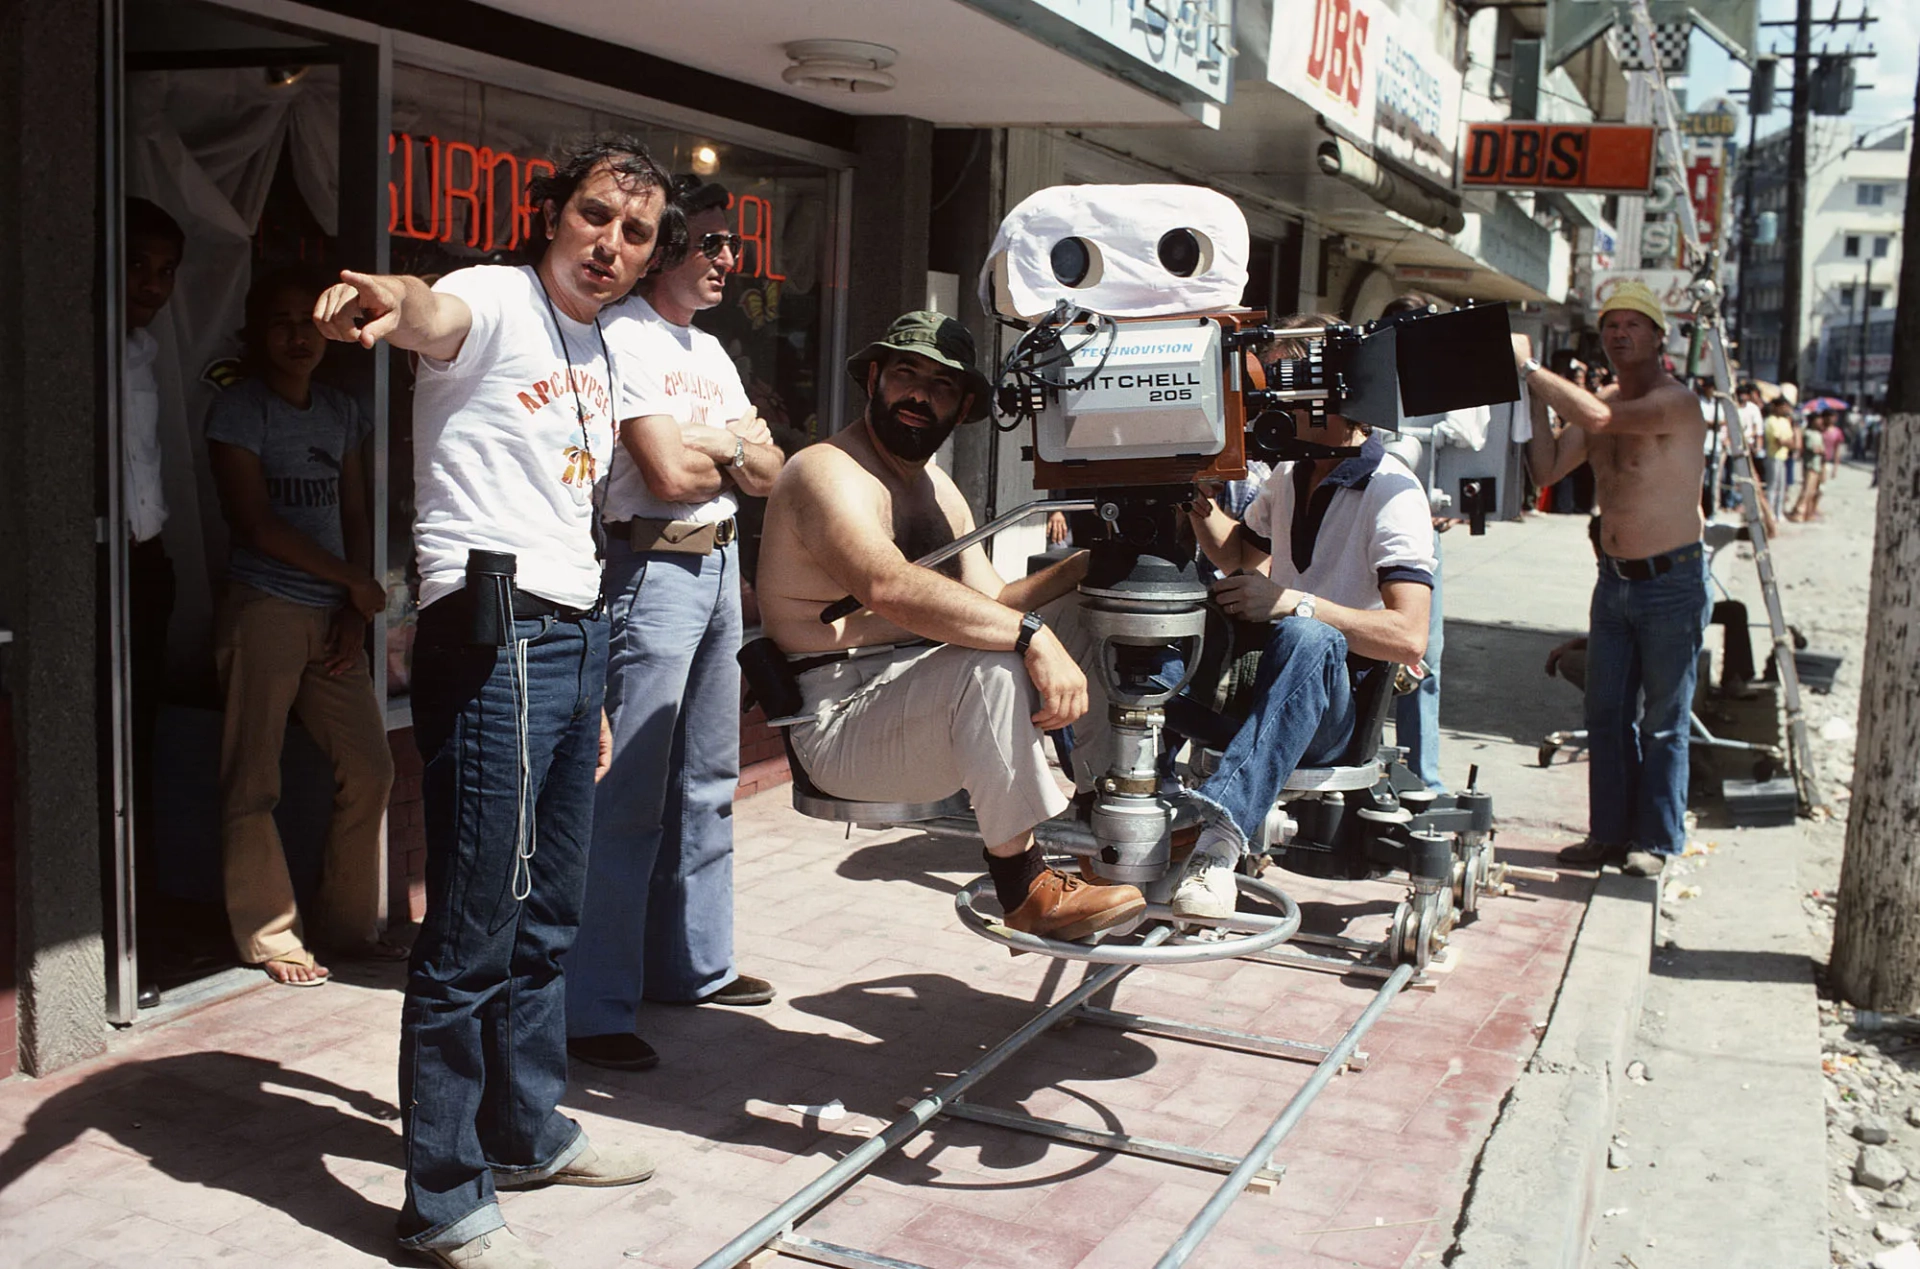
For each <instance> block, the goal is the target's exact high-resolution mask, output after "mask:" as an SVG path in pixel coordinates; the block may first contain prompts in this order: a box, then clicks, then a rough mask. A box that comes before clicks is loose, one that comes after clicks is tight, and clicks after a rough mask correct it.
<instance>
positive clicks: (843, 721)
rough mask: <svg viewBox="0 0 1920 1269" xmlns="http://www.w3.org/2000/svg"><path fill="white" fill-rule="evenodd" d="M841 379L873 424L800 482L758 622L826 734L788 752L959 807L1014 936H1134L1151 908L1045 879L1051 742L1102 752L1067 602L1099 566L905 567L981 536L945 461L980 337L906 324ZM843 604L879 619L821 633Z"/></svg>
mask: <svg viewBox="0 0 1920 1269" xmlns="http://www.w3.org/2000/svg"><path fill="white" fill-rule="evenodd" d="M847 370H848V372H849V373H850V374H851V375H852V376H853V378H854V381H855V382H856V383H858V384H859V385H860V386H861V387H862V388H863V389H865V390H866V393H867V408H866V410H865V412H864V413H863V414H862V415H861V417H860V419H859V421H857V422H856V423H854V424H853V426H851V427H848V428H846V429H845V430H843V431H841V432H839V433H838V434H836V435H835V436H834V437H832V438H831V439H830V440H828V441H826V442H824V443H822V444H819V445H814V446H811V447H809V448H807V449H805V450H802V451H801V452H800V453H799V454H797V455H795V456H794V458H793V460H792V461H791V462H789V463H788V464H787V466H786V467H785V469H784V470H783V471H782V472H781V474H780V478H779V480H778V481H777V482H776V483H775V485H774V488H773V492H772V494H771V496H770V498H769V501H768V503H767V517H766V528H765V532H764V534H763V536H762V539H761V557H760V561H761V562H760V580H759V587H758V590H759V597H760V611H761V617H762V620H763V621H764V623H765V626H766V630H767V634H768V635H769V636H771V637H772V639H773V640H774V642H775V643H777V644H778V645H779V646H780V649H781V651H783V652H785V653H786V654H787V655H788V656H789V657H790V658H791V659H792V662H793V666H794V669H795V670H796V672H797V674H798V678H799V683H800V689H801V694H802V697H803V700H804V708H803V710H802V712H803V713H805V714H808V715H811V716H812V719H813V721H809V722H805V723H800V724H798V725H796V726H795V727H794V728H793V731H792V736H791V738H792V741H793V747H794V752H795V753H796V754H797V755H798V757H799V759H800V762H801V764H802V765H803V766H804V767H805V768H806V772H807V775H808V777H809V778H811V779H812V781H813V783H814V784H815V785H816V786H818V787H819V788H820V790H821V791H822V792H824V793H827V794H829V795H830V796H835V797H845V798H857V799H860V800H863V801H887V802H927V801H937V800H939V799H941V798H945V797H948V796H950V795H952V794H953V793H954V792H955V791H956V790H958V789H962V788H964V789H966V790H967V792H968V793H969V794H970V795H971V796H972V799H973V807H974V811H975V813H976V814H977V815H978V816H979V820H980V832H981V836H982V837H983V838H984V839H985V841H986V842H987V860H986V862H987V870H988V872H989V874H990V875H991V876H992V878H993V883H994V889H995V891H996V893H997V894H998V896H999V899H1000V903H1001V905H1002V907H1003V909H1004V910H1005V912H1006V913H1007V924H1008V925H1010V926H1012V927H1013V928H1014V929H1017V930H1020V931H1023V932H1025V933H1028V934H1037V935H1041V936H1044V937H1048V938H1056V939H1063V940H1073V939H1081V938H1086V937H1087V936H1089V935H1091V934H1094V933H1097V932H1099V931H1101V930H1106V929H1111V928H1113V927H1115V926H1118V925H1121V924H1123V923H1125V922H1128V921H1131V920H1133V919H1134V918H1136V917H1138V916H1140V915H1141V914H1142V913H1143V912H1144V910H1145V906H1146V901H1145V900H1144V899H1143V898H1142V897H1141V895H1140V892H1139V891H1138V890H1136V889H1134V888H1133V887H1132V886H1106V885H1098V884H1092V883H1089V882H1087V881H1083V880H1081V879H1080V878H1078V877H1074V876H1070V875H1068V874H1065V873H1061V872H1058V871H1055V870H1053V869H1051V868H1048V867H1046V866H1045V864H1044V863H1043V862H1042V860H1041V856H1040V849H1039V847H1038V846H1037V845H1036V844H1035V843H1034V839H1033V827H1034V825H1036V824H1038V823H1040V822H1041V821H1042V820H1045V819H1050V818H1051V817H1053V816H1054V815H1057V814H1059V813H1060V812H1061V811H1062V810H1064V809H1066V806H1067V798H1066V796H1065V795H1064V794H1062V793H1061V792H1060V789H1059V786H1058V785H1057V784H1056V783H1055V780H1054V775H1053V772H1052V770H1051V769H1050V768H1049V767H1048V765H1047V757H1046V749H1045V747H1044V743H1043V741H1044V736H1043V734H1044V733H1045V732H1046V731H1049V730H1052V729H1054V728H1059V727H1065V726H1066V725H1067V724H1069V723H1072V722H1074V720H1075V719H1078V718H1081V716H1082V715H1087V717H1086V721H1084V722H1083V723H1081V725H1080V727H1079V728H1076V733H1078V732H1079V731H1081V730H1087V731H1089V732H1099V733H1101V734H1100V735H1099V736H1097V737H1096V736H1087V737H1081V736H1078V735H1076V742H1077V744H1078V745H1079V747H1081V748H1085V747H1086V746H1087V744H1088V743H1089V741H1092V742H1094V743H1099V742H1100V741H1101V740H1103V739H1104V730H1105V728H1104V723H1105V717H1104V716H1105V711H1104V710H1097V711H1094V713H1093V714H1088V710H1087V706H1088V688H1087V677H1086V673H1085V666H1086V664H1089V663H1090V661H1083V660H1082V659H1081V657H1082V656H1085V655H1086V650H1087V648H1088V647H1089V645H1090V642H1091V641H1090V640H1086V639H1083V638H1082V637H1080V632H1079V629H1078V625H1077V613H1078V604H1077V603H1076V602H1075V597H1074V588H1075V587H1076V586H1078V585H1079V583H1080V579H1081V578H1082V577H1083V576H1084V575H1085V572H1086V563H1087V557H1086V553H1085V552H1080V553H1078V554H1076V555H1074V556H1072V557H1070V558H1068V559H1066V560H1062V561H1061V562H1059V563H1057V564H1055V565H1054V566H1053V567H1051V568H1049V569H1047V570H1046V571H1044V572H1041V573H1038V574H1035V575H1034V576H1031V577H1023V578H1021V579H1020V580H1018V581H1015V582H1006V581H1004V580H1002V579H1001V577H1000V575H999V574H998V573H997V572H995V571H994V568H993V565H992V563H991V562H990V561H989V560H988V559H987V554H986V551H985V550H984V549H982V548H981V547H979V546H973V547H969V548H968V549H967V550H965V551H963V552H961V553H960V554H959V555H958V556H956V557H955V558H954V559H953V560H951V561H948V563H946V564H944V565H942V566H941V567H940V568H939V569H937V570H936V569H931V568H922V567H920V566H919V565H916V564H914V563H912V561H913V560H914V559H916V558H918V557H919V556H922V555H924V554H926V553H927V552H929V551H932V550H935V549H937V548H939V547H941V546H944V545H946V544H948V543H950V542H952V541H954V540H955V539H956V538H958V537H960V536H961V535H963V534H966V533H968V532H971V531H972V529H973V528H974V521H973V514H972V512H971V511H970V510H969V509H968V507H967V504H966V500H965V499H964V498H963V497H962V496H961V493H960V490H959V489H958V488H957V487H956V486H955V485H954V483H953V480H952V479H951V478H950V477H949V476H948V475H947V474H946V473H945V472H944V471H942V470H941V469H940V468H939V467H938V466H937V465H936V464H934V463H933V461H932V459H933V455H934V453H935V451H936V450H938V449H939V448H940V445H941V443H942V442H943V441H945V440H946V438H947V436H948V435H949V434H950V433H951V432H952V431H953V429H954V428H955V427H956V426H957V425H958V424H959V423H960V422H961V421H962V420H966V421H968V422H973V421H975V420H978V419H981V418H984V417H986V413H987V402H988V397H989V391H990V387H989V384H988V382H987V380H986V377H985V376H984V375H982V374H981V373H980V372H979V370H977V369H976V368H975V366H974V343H973V336H972V334H971V333H969V332H968V330H967V328H966V327H964V326H962V325H961V324H960V323H959V322H957V321H954V320H953V319H952V318H950V317H943V316H941V315H940V314H938V313H925V312H921V313H908V314H906V315H905V316H903V317H901V318H899V319H898V320H896V321H895V322H894V323H893V325H892V326H891V327H889V328H888V330H887V334H886V336H885V337H884V338H882V339H881V340H879V341H878V342H876V343H873V344H870V345H868V346H867V347H866V348H865V349H863V350H862V351H861V352H860V353H859V355H857V356H855V357H854V358H852V359H851V360H850V361H849V362H848V363H847ZM846 595H854V596H858V597H859V599H860V600H861V602H863V603H864V604H865V605H866V608H865V609H864V610H863V611H861V612H858V613H855V614H854V615H852V616H850V617H846V618H844V619H842V620H840V621H836V622H833V623H831V624H823V623H822V621H821V620H820V615H821V609H823V608H825V607H826V606H828V605H830V604H832V603H834V602H835V601H836V600H839V599H840V598H842V597H843V596H846ZM1042 609H1044V610H1045V611H1044V613H1043V612H1042V611H1040V610H1042ZM1056 631H1058V633H1056ZM1063 635H1064V636H1065V641H1064V642H1063ZM1069 645H1073V646H1075V647H1078V648H1079V649H1080V655H1078V656H1077V655H1076V653H1075V652H1074V651H1070V650H1069ZM883 646H884V647H885V650H884V651H878V650H876V651H873V652H870V653H867V654H865V655H861V656H858V657H849V656H847V655H845V652H846V650H847V649H853V648H872V649H878V648H881V647H883ZM1096 715H1098V717H1096Z"/></svg>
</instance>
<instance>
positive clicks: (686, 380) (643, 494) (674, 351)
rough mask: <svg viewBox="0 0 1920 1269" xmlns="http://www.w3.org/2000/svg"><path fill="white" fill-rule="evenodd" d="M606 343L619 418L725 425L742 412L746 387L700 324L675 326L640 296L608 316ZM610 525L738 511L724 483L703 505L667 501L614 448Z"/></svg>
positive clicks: (713, 518)
mask: <svg viewBox="0 0 1920 1269" xmlns="http://www.w3.org/2000/svg"><path fill="white" fill-rule="evenodd" d="M605 320H606V327H607V344H608V346H609V347H611V348H612V350H613V358H614V361H615V363H616V364H618V365H619V367H620V417H621V418H622V419H639V418H645V417H647V416H648V415H665V416H667V417H668V418H671V419H672V420H673V421H674V422H676V423H681V424H687V423H698V424H702V425H704V426H706V427H714V428H723V427H725V426H726V425H727V424H728V423H731V422H732V421H734V420H735V419H737V418H739V417H740V416H741V415H743V414H745V413H746V412H747V390H746V388H745V387H743V386H742V385H741V383H740V372H739V370H737V369H735V367H734V364H733V359H732V358H731V357H729V356H727V350H726V349H725V348H722V347H721V346H720V341H719V340H717V339H715V338H714V337H713V336H712V335H709V334H708V333H707V332H706V331H703V330H701V329H700V328H699V327H697V326H676V325H674V324H673V323H672V322H670V321H668V320H667V319H666V318H664V317H662V316H660V314H659V313H657V312H655V311H654V308H653V305H651V304H649V303H647V302H646V301H645V300H644V299H642V298H640V296H638V295H630V296H628V297H627V298H626V299H625V300H622V301H621V302H620V303H619V304H617V305H614V306H613V307H611V308H609V309H608V310H607V313H606V319H605ZM612 481H613V483H612V485H611V486H610V487H609V488H608V490H607V508H606V517H607V519H608V520H612V521H620V520H631V519H633V518H634V517H635V516H639V517H642V518H644V519H648V520H693V521H696V522H698V523H700V524H712V523H716V522H718V521H721V520H724V519H726V518H727V517H728V516H730V515H732V514H733V513H734V512H735V511H737V510H739V507H740V499H739V496H738V495H736V494H735V493H734V491H733V486H731V485H729V486H727V487H726V488H724V489H722V490H721V491H720V492H719V493H717V494H715V495H714V496H713V497H711V498H709V499H708V500H707V501H705V502H702V503H689V502H668V501H666V500H665V499H663V498H659V497H656V496H655V495H654V492H653V490H651V489H649V488H648V487H647V481H646V477H645V476H643V475H642V474H641V472H640V468H639V465H638V464H636V463H635V462H634V461H633V456H632V455H630V454H628V453H627V451H626V449H625V447H620V448H618V449H616V450H615V451H614V455H613V475H612Z"/></svg>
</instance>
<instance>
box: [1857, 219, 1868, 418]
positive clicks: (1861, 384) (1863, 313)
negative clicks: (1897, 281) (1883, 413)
mask: <svg viewBox="0 0 1920 1269" xmlns="http://www.w3.org/2000/svg"><path fill="white" fill-rule="evenodd" d="M1865 245H1866V248H1867V281H1866V284H1865V285H1864V286H1862V287H1861V288H1860V338H1859V341H1858V342H1857V343H1856V344H1855V351H1856V352H1857V353H1859V355H1860V373H1859V374H1858V375H1857V376H1855V378H1854V383H1855V385H1856V387H1857V388H1858V389H1859V390H1858V391H1856V392H1855V393H1854V394H1853V408H1854V409H1855V410H1857V411H1859V413H1860V416H1861V417H1862V418H1865V417H1866V413H1867V344H1868V343H1869V342H1870V341H1869V340H1868V338H1867V335H1868V333H1869V331H1868V326H1867V322H1868V320H1869V319H1870V318H1871V316H1872V313H1873V309H1872V307H1871V305H1872V303H1873V243H1872V242H1871V241H1870V240H1869V241H1868V242H1867V243H1866V244H1865Z"/></svg>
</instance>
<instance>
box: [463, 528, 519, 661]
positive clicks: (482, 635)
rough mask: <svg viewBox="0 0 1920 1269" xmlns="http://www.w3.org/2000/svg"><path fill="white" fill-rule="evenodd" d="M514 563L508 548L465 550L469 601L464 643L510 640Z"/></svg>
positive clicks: (502, 643)
mask: <svg viewBox="0 0 1920 1269" xmlns="http://www.w3.org/2000/svg"><path fill="white" fill-rule="evenodd" d="M517 564H518V561H517V560H516V559H515V558H514V555H513V552H511V551H480V550H472V551H468V552H467V596H468V599H469V600H470V601H471V602H472V604H473V624H472V626H471V627H470V628H469V629H468V631H467V642H468V643H471V644H473V645H475V646H476V647H482V648H504V647H506V646H507V645H508V644H509V643H511V642H512V641H513V577H514V572H515V570H516V567H517Z"/></svg>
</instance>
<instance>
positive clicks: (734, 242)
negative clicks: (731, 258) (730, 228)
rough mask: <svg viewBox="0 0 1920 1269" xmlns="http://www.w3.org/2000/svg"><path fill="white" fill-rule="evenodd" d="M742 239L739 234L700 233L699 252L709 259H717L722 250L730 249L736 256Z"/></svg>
mask: <svg viewBox="0 0 1920 1269" xmlns="http://www.w3.org/2000/svg"><path fill="white" fill-rule="evenodd" d="M743 241H744V239H742V238H741V237H740V235H739V234H722V233H712V234H701V235H700V243H699V246H700V254H701V255H703V256H705V257H706V258H707V259H709V260H718V259H719V258H720V253H721V252H722V251H731V252H733V254H734V255H736V256H738V255H739V254H740V244H741V242H743Z"/></svg>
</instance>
